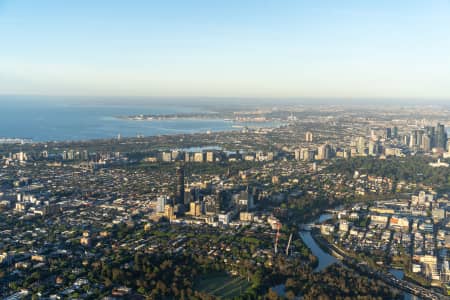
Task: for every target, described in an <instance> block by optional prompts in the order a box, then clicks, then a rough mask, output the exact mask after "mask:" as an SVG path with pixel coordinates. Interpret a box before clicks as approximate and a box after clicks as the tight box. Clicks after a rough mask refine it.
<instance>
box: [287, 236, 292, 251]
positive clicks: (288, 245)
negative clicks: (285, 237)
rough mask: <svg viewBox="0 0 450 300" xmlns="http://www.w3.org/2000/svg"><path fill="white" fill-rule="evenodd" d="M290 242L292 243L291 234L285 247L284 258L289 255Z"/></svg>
mask: <svg viewBox="0 0 450 300" xmlns="http://www.w3.org/2000/svg"><path fill="white" fill-rule="evenodd" d="M291 241H292V233H291V235H290V236H289V242H288V244H287V247H286V256H288V255H289V247H290V246H291Z"/></svg>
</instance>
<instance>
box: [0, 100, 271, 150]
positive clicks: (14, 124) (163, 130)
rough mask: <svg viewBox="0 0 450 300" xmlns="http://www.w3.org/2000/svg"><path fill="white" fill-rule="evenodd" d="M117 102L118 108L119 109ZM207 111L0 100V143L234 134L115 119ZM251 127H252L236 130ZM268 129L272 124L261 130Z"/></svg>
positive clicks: (205, 126) (215, 123)
mask: <svg viewBox="0 0 450 300" xmlns="http://www.w3.org/2000/svg"><path fill="white" fill-rule="evenodd" d="M118 102H121V103H118ZM201 111H205V110H204V108H202V106H201V105H194V104H189V103H178V104H177V103H173V102H172V103H163V101H159V102H152V103H144V104H143V103H137V104H136V103H127V101H126V99H125V100H123V101H115V102H114V103H101V102H100V101H86V100H85V99H84V100H83V101H78V100H76V99H69V100H68V101H66V100H65V99H54V98H52V99H50V100H49V99H46V98H45V97H7V96H1V97H0V138H21V139H31V140H33V141H39V142H42V141H67V140H88V139H102V138H113V137H117V136H118V134H120V135H121V136H122V137H133V136H137V135H143V136H155V135H166V134H179V133H197V132H206V131H227V130H237V129H236V128H233V127H232V126H233V123H231V122H226V121H223V120H221V119H206V120H205V119H202V120H191V119H188V120H186V119H185V120H183V119H179V120H152V121H131V120H124V119H119V118H117V117H118V116H124V115H136V114H170V113H188V112H201ZM240 125H249V126H251V125H255V124H240ZM259 125H260V126H271V125H273V124H270V123H266V124H259Z"/></svg>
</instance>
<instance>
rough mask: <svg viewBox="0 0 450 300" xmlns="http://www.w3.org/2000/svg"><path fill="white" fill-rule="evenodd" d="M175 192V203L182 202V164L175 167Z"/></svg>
mask: <svg viewBox="0 0 450 300" xmlns="http://www.w3.org/2000/svg"><path fill="white" fill-rule="evenodd" d="M175 175H176V192H175V202H176V204H183V203H184V166H178V167H177V168H176V172H175Z"/></svg>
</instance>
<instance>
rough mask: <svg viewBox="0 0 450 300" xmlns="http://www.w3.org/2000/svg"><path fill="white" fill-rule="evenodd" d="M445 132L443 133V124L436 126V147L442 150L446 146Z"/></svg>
mask: <svg viewBox="0 0 450 300" xmlns="http://www.w3.org/2000/svg"><path fill="white" fill-rule="evenodd" d="M446 144H447V132H446V131H445V126H444V124H440V123H438V124H437V126H436V147H437V148H443V149H445V147H446V146H447V145H446Z"/></svg>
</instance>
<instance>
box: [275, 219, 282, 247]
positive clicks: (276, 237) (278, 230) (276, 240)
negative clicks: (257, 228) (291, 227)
mask: <svg viewBox="0 0 450 300" xmlns="http://www.w3.org/2000/svg"><path fill="white" fill-rule="evenodd" d="M280 228H281V223H277V235H276V236H275V254H277V253H278V239H279V237H280Z"/></svg>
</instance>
